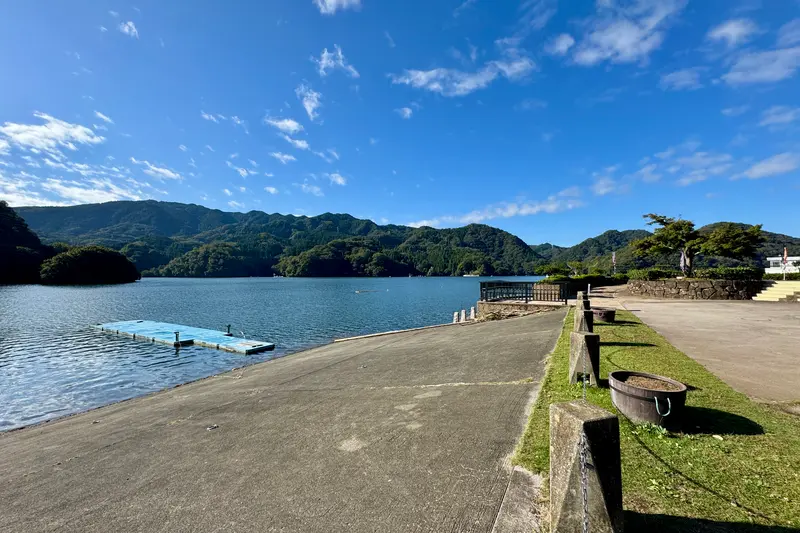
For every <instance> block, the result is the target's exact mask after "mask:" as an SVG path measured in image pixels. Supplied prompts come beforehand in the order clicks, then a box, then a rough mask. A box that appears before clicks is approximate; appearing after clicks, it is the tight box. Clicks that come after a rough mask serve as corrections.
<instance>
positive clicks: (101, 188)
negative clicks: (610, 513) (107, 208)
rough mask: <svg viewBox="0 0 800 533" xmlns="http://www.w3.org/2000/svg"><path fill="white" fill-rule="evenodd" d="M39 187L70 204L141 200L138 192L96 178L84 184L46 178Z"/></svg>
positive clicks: (141, 196)
mask: <svg viewBox="0 0 800 533" xmlns="http://www.w3.org/2000/svg"><path fill="white" fill-rule="evenodd" d="M41 187H42V189H44V190H46V191H49V192H51V193H53V194H55V195H57V196H58V197H60V198H63V199H65V200H67V202H68V203H70V204H99V203H104V202H114V201H118V200H142V199H143V195H142V194H141V192H140V191H136V190H135V189H131V188H127V187H123V186H120V185H118V184H115V183H113V182H111V181H110V180H104V179H96V178H95V179H89V180H86V181H85V182H77V181H67V180H62V179H56V178H48V179H47V180H45V181H44V182H43V183H42V185H41Z"/></svg>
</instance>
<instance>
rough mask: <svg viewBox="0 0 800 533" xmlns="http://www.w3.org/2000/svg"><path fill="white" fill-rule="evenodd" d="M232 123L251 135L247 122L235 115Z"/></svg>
mask: <svg viewBox="0 0 800 533" xmlns="http://www.w3.org/2000/svg"><path fill="white" fill-rule="evenodd" d="M230 121H231V122H232V123H233V125H234V126H240V127H241V128H242V129H243V130H244V132H245V133H246V134H248V135H250V131H249V130H248V129H247V122H245V121H244V120H242V119H240V118H239V117H237V116H236V115H233V116H232V117H231V118H230Z"/></svg>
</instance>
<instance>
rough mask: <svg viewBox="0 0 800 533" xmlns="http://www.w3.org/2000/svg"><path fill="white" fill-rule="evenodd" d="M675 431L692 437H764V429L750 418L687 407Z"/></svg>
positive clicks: (715, 410) (705, 408) (714, 410)
mask: <svg viewBox="0 0 800 533" xmlns="http://www.w3.org/2000/svg"><path fill="white" fill-rule="evenodd" d="M675 431H680V432H681V433H687V434H691V435H696V434H709V435H763V434H764V428H762V427H761V425H760V424H757V423H755V422H753V421H752V420H750V419H749V418H746V417H743V416H740V415H735V414H733V413H726V412H725V411H720V410H718V409H709V408H707V407H691V406H686V407H685V410H684V412H683V417H682V421H681V424H680V427H677V428H675Z"/></svg>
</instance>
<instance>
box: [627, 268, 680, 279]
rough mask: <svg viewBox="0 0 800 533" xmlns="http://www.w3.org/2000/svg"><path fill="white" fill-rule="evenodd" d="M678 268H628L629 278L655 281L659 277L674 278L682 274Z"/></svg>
mask: <svg viewBox="0 0 800 533" xmlns="http://www.w3.org/2000/svg"><path fill="white" fill-rule="evenodd" d="M681 275H682V274H681V272H680V271H678V270H666V269H661V268H640V269H634V270H628V278H629V279H637V280H643V281H655V280H657V279H672V278H677V277H678V276H681Z"/></svg>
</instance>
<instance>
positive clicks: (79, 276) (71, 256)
mask: <svg viewBox="0 0 800 533" xmlns="http://www.w3.org/2000/svg"><path fill="white" fill-rule="evenodd" d="M40 276H41V280H42V283H45V284H52V285H101V284H109V283H129V282H132V281H136V280H137V279H139V271H138V270H136V266H135V265H134V264H133V263H131V262H130V261H129V260H128V258H127V257H125V256H124V255H122V254H121V253H119V252H115V251H114V250H109V249H108V248H104V247H102V246H79V247H75V248H70V250H69V251H67V252H63V253H60V254H58V255H57V256H55V257H53V258H51V259H48V260H47V261H45V262H44V263H42V268H41V271H40Z"/></svg>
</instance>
